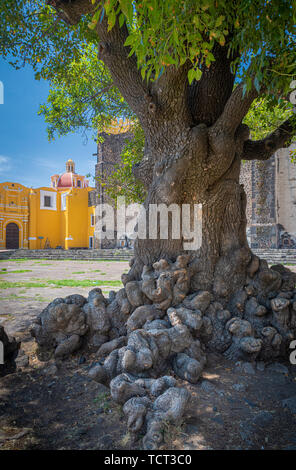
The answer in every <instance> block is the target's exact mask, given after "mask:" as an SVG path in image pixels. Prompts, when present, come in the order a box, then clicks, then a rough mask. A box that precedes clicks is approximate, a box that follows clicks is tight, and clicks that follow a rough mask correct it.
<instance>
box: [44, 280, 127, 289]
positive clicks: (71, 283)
mask: <svg viewBox="0 0 296 470" xmlns="http://www.w3.org/2000/svg"><path fill="white" fill-rule="evenodd" d="M48 283H49V284H54V285H55V286H64V287H93V286H113V287H119V286H122V282H121V281H111V280H110V281H98V280H96V279H81V280H75V279H61V280H57V281H51V280H49V281H48Z"/></svg>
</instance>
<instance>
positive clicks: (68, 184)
mask: <svg viewBox="0 0 296 470" xmlns="http://www.w3.org/2000/svg"><path fill="white" fill-rule="evenodd" d="M72 186H73V173H72V172H68V171H66V172H65V173H62V174H61V175H60V176H59V179H58V184H57V187H58V188H72Z"/></svg>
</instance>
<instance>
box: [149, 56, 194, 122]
mask: <svg viewBox="0 0 296 470" xmlns="http://www.w3.org/2000/svg"><path fill="white" fill-rule="evenodd" d="M191 66H192V65H191V63H190V61H189V60H187V61H186V62H185V63H184V64H183V65H181V66H180V67H178V68H176V67H174V66H173V65H170V66H168V67H166V68H165V70H164V72H163V74H162V75H161V76H160V77H159V78H158V79H157V80H156V81H155V82H154V83H152V85H151V94H152V99H155V101H156V103H155V104H156V106H157V108H158V109H157V111H158V112H157V114H158V116H160V117H161V119H166V120H168V121H172V120H177V121H178V123H179V124H180V123H182V125H183V126H184V127H189V126H191V125H192V116H191V113H190V109H189V96H188V91H189V82H188V70H189V69H190V68H191Z"/></svg>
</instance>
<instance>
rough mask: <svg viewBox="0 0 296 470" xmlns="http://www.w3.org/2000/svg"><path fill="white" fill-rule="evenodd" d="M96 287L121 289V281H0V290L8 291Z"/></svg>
mask: <svg viewBox="0 0 296 470" xmlns="http://www.w3.org/2000/svg"><path fill="white" fill-rule="evenodd" d="M97 286H107V287H109V286H110V287H121V286H122V282H121V281H98V280H92V279H82V280H74V279H59V280H51V279H47V280H45V281H43V282H34V281H16V282H10V281H4V280H0V289H10V288H16V287H25V288H31V287H97Z"/></svg>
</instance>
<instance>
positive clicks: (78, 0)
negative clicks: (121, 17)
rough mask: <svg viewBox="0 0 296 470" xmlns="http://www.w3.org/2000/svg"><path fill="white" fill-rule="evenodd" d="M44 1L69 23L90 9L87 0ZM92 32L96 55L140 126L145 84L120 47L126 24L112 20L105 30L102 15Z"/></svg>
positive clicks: (126, 50)
mask: <svg viewBox="0 0 296 470" xmlns="http://www.w3.org/2000/svg"><path fill="white" fill-rule="evenodd" d="M48 3H49V4H51V5H52V6H54V7H55V8H56V9H57V10H60V9H61V10H62V11H63V12H64V14H65V16H66V18H67V20H68V22H70V23H71V24H76V23H78V22H79V21H80V18H81V16H82V15H85V14H87V13H91V12H93V11H94V5H92V2H91V0H48ZM96 31H97V33H98V36H99V38H100V40H101V43H100V45H99V58H100V59H101V60H102V61H103V62H104V63H105V64H106V66H107V67H108V68H109V70H110V73H111V76H112V78H113V82H114V84H115V85H116V86H117V87H118V89H119V90H120V92H121V94H122V96H123V97H124V98H125V100H126V102H127V103H128V104H129V106H130V107H131V109H132V110H133V111H134V112H135V113H136V114H137V115H138V117H139V120H140V122H141V124H142V125H143V124H144V122H145V117H146V116H147V114H148V104H147V101H146V99H145V96H147V95H148V94H149V87H148V85H147V84H146V83H144V82H143V80H142V77H141V73H140V71H139V70H138V68H137V60H136V57H135V55H134V54H133V55H132V56H131V57H128V55H129V52H130V48H129V47H125V46H124V43H125V41H126V38H127V36H128V30H127V27H126V25H125V24H124V25H123V26H122V27H121V28H120V27H119V23H118V20H116V23H115V25H114V27H113V28H112V29H111V30H110V31H108V19H107V18H106V15H104V17H103V19H102V20H101V21H98V23H97V26H96Z"/></svg>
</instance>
